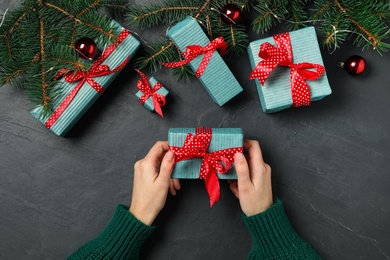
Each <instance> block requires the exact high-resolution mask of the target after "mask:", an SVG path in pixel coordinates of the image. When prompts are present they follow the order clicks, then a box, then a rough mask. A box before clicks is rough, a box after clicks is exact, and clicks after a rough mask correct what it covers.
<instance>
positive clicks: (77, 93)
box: [31, 21, 140, 136]
mask: <svg viewBox="0 0 390 260" xmlns="http://www.w3.org/2000/svg"><path fill="white" fill-rule="evenodd" d="M112 29H113V32H114V33H116V34H117V35H118V37H117V39H116V41H115V42H112V43H106V42H101V41H99V40H97V43H98V46H101V49H102V53H101V54H100V56H99V57H97V59H96V60H95V61H94V62H93V64H92V65H91V66H90V68H89V69H88V70H87V71H80V70H79V71H76V72H74V71H69V72H68V71H67V72H64V73H63V75H61V76H62V77H61V79H58V81H59V83H58V84H56V85H55V87H56V88H57V90H53V91H59V93H60V94H59V95H58V96H57V97H56V98H55V99H54V100H53V103H54V104H55V105H54V111H53V112H52V113H50V114H47V115H45V113H44V112H43V110H44V108H43V106H42V105H39V106H37V107H35V108H34V109H33V110H31V114H32V115H33V116H34V117H36V118H37V119H39V121H41V122H42V123H43V124H44V125H45V126H46V127H47V128H49V129H50V130H51V131H53V132H54V133H55V134H57V135H59V136H64V135H65V134H66V133H67V132H68V131H69V130H70V129H71V128H72V127H73V126H74V125H75V124H76V123H77V121H78V120H79V119H80V118H81V117H82V116H83V115H84V113H85V112H86V111H87V110H88V109H89V108H90V107H91V106H92V105H93V104H94V103H95V101H96V100H97V99H98V98H99V97H100V95H101V94H102V93H103V92H104V91H105V89H107V88H108V87H109V85H110V84H111V82H112V81H113V80H114V79H115V78H116V77H117V75H118V74H119V72H120V71H121V70H122V69H123V68H124V67H125V66H126V64H127V63H128V61H129V60H130V59H131V58H132V56H133V54H134V53H135V52H136V51H137V50H138V48H139V46H140V42H139V41H138V40H137V39H136V38H134V37H133V36H132V35H131V34H130V32H129V31H128V30H126V29H124V28H123V27H122V26H121V25H120V24H118V23H117V22H116V21H112ZM103 46H104V47H103ZM42 115H45V116H42Z"/></svg>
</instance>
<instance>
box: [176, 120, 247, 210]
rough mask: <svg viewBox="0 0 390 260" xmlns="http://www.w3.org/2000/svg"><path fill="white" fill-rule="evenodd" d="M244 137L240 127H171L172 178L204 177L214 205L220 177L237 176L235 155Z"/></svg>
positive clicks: (230, 177)
mask: <svg viewBox="0 0 390 260" xmlns="http://www.w3.org/2000/svg"><path fill="white" fill-rule="evenodd" d="M243 141H244V134H243V131H242V129H241V128H205V127H198V128H171V129H170V130H169V132H168V145H169V149H170V150H171V151H173V152H174V153H175V160H176V165H175V167H174V169H173V172H172V178H179V179H204V181H205V186H206V190H207V192H208V194H209V197H210V205H211V206H212V205H213V204H214V203H215V202H216V201H217V200H218V198H219V181H218V179H237V174H236V172H235V169H234V165H233V162H234V155H235V154H236V153H237V152H242V151H243Z"/></svg>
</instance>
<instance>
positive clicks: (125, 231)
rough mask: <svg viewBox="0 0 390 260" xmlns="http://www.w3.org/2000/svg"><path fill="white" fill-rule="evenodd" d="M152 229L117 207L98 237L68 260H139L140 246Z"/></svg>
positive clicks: (123, 207)
mask: <svg viewBox="0 0 390 260" xmlns="http://www.w3.org/2000/svg"><path fill="white" fill-rule="evenodd" d="M154 229H155V227H150V226H147V225H145V224H144V223H142V222H141V221H139V220H138V219H136V218H135V217H134V216H133V215H132V214H131V213H130V212H129V208H128V207H126V206H123V205H119V206H118V207H117V209H116V211H115V214H114V216H113V218H112V219H111V222H110V223H109V224H108V225H107V227H106V228H105V229H104V230H103V231H102V232H101V233H100V234H99V236H98V237H96V238H95V239H94V240H92V241H90V242H88V243H87V244H85V245H84V246H82V247H80V248H79V249H78V250H76V251H75V252H74V253H73V254H72V255H71V256H69V258H68V259H69V260H79V259H90V260H98V259H139V252H140V249H141V246H142V245H143V243H144V242H145V240H146V239H147V238H148V237H149V236H150V234H151V233H152V232H153V230H154Z"/></svg>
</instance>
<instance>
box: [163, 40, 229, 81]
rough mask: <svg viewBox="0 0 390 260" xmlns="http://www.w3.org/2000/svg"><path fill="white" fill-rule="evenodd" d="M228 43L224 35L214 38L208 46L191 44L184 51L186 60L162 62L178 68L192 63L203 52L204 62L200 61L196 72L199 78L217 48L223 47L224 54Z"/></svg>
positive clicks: (222, 53) (221, 51)
mask: <svg viewBox="0 0 390 260" xmlns="http://www.w3.org/2000/svg"><path fill="white" fill-rule="evenodd" d="M227 47H228V45H227V44H226V42H225V40H224V39H223V37H218V38H216V39H214V40H212V41H211V42H210V43H209V44H208V45H207V46H205V47H202V46H199V45H190V46H187V47H186V51H185V52H184V53H183V55H184V57H185V60H182V61H176V62H162V63H161V64H162V65H164V66H165V67H168V68H176V67H180V66H183V65H186V64H188V63H190V62H191V61H192V60H193V59H195V58H196V57H198V56H199V55H201V54H204V57H203V59H202V62H201V63H200V65H199V67H198V69H197V70H196V72H195V75H196V76H197V77H198V78H199V77H201V76H202V74H203V72H204V71H205V69H206V67H207V65H208V63H209V61H210V59H211V56H213V53H214V51H215V50H216V49H218V48H221V50H220V54H221V55H224V54H225V52H226V49H227Z"/></svg>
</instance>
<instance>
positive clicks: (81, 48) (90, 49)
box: [75, 37, 96, 59]
mask: <svg viewBox="0 0 390 260" xmlns="http://www.w3.org/2000/svg"><path fill="white" fill-rule="evenodd" d="M75 48H76V50H77V52H78V53H79V57H80V58H82V59H92V58H93V57H94V56H95V54H96V43H95V41H94V40H92V39H91V38H88V37H83V38H80V39H78V40H77V42H76V44H75Z"/></svg>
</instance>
